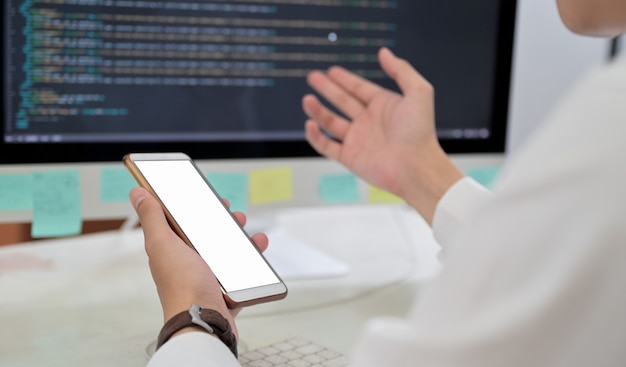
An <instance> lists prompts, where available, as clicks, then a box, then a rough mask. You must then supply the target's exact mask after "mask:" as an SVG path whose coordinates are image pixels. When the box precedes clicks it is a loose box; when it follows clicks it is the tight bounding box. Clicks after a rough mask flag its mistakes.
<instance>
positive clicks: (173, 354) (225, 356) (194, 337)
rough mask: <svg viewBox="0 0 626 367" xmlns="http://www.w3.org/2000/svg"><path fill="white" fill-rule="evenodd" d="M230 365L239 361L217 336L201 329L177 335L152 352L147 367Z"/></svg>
mask: <svg viewBox="0 0 626 367" xmlns="http://www.w3.org/2000/svg"><path fill="white" fill-rule="evenodd" d="M171 366H181V367H183V366H184V367H194V366H197V367H231V366H240V364H239V362H238V361H237V359H236V358H235V356H234V355H233V353H232V352H231V351H230V349H228V347H227V346H226V345H225V344H224V343H223V342H222V341H221V340H219V339H218V338H216V337H214V336H212V335H210V334H208V333H205V332H201V331H197V332H196V331H192V332H188V333H184V334H180V335H177V336H175V337H173V338H172V339H170V340H168V341H167V342H166V343H165V344H163V345H162V346H161V348H159V350H157V351H156V353H154V355H153V356H152V358H151V359H150V361H149V362H148V367H171Z"/></svg>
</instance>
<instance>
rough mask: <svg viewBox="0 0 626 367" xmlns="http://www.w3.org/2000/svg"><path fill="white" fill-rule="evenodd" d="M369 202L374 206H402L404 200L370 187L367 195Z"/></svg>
mask: <svg viewBox="0 0 626 367" xmlns="http://www.w3.org/2000/svg"><path fill="white" fill-rule="evenodd" d="M367 198H368V201H369V202H370V203H372V204H402V203H404V200H402V199H400V198H399V197H397V196H395V195H393V194H391V193H389V192H387V191H385V190H381V189H379V188H377V187H374V186H370V187H369V189H368V193H367Z"/></svg>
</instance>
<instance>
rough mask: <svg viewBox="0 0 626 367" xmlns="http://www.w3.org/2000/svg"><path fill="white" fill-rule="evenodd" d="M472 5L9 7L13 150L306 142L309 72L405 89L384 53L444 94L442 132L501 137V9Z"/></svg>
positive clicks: (349, 1) (49, 1) (317, 2)
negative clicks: (492, 130) (385, 65)
mask: <svg viewBox="0 0 626 367" xmlns="http://www.w3.org/2000/svg"><path fill="white" fill-rule="evenodd" d="M468 3H471V4H459V2H458V1H453V0H446V1H423V0H417V1H416V0H404V1H403V0H397V1H384V0H379V1H358V0H269V1H260V0H231V1H222V0H213V1H125V0H25V1H24V0H22V1H9V2H7V3H6V4H5V21H4V24H5V27H6V30H5V40H4V47H5V55H6V56H5V58H6V60H5V65H6V66H5V71H4V72H5V76H6V78H5V79H6V81H5V86H4V88H5V95H6V96H8V98H7V99H6V102H5V106H6V108H5V116H4V123H5V126H4V133H5V134H4V137H5V142H8V143H29V142H37V143H41V142H50V143H54V142H124V141H132V142H137V141H177V140H179V141H229V140H233V141H245V140H255V139H270V140H293V139H303V134H304V133H303V122H304V120H305V116H304V114H303V112H302V109H301V103H300V101H301V98H302V96H303V95H304V94H306V93H308V92H310V88H308V87H307V85H306V82H305V76H306V75H307V73H308V72H309V71H310V70H312V69H326V68H328V67H329V66H331V65H335V64H338V65H342V66H344V67H346V68H348V69H350V70H352V71H355V72H357V73H358V74H360V75H362V76H364V77H366V78H368V79H370V80H372V81H374V82H376V83H380V84H383V85H385V86H387V87H390V88H394V85H393V83H391V81H390V80H389V78H388V77H387V76H386V75H385V73H384V72H383V71H382V70H381V69H380V66H379V65H378V61H377V57H376V54H377V51H378V50H379V49H380V48H381V47H383V46H384V47H389V48H391V49H392V50H393V51H394V52H396V53H397V54H398V55H400V56H402V57H404V58H407V59H408V60H409V61H411V62H412V63H413V64H414V65H415V66H416V67H418V69H419V70H420V71H421V72H422V73H423V74H424V75H425V76H426V77H427V78H428V79H429V80H430V81H431V82H432V83H433V84H434V85H435V86H436V88H437V98H438V107H437V108H438V109H437V116H438V129H439V130H438V132H439V134H440V136H446V137H456V138H474V139H480V138H488V137H489V129H488V123H489V121H490V113H491V108H492V106H491V104H492V100H491V98H492V95H493V93H492V89H493V88H494V85H493V84H494V80H493V79H494V75H493V74H494V68H495V66H494V64H495V57H496V55H495V53H496V51H495V49H496V36H495V35H494V33H495V30H496V29H497V15H496V14H497V12H498V6H497V2H495V1H475V2H474V1H472V2H468ZM452 4H454V7H455V8H456V10H455V11H454V12H451V11H450V10H449V9H450V8H451V6H452ZM451 105H454V106H455V108H445V106H451ZM439 106H444V107H439Z"/></svg>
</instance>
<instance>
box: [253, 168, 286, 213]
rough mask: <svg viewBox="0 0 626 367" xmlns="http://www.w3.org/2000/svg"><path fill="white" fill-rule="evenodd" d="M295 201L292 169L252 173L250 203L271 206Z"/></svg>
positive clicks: (271, 169) (269, 169)
mask: <svg viewBox="0 0 626 367" xmlns="http://www.w3.org/2000/svg"><path fill="white" fill-rule="evenodd" d="M291 199H293V172H292V170H291V168H290V167H277V168H267V169H258V170H254V171H252V172H250V201H251V202H252V204H269V203H276V202H283V201H289V200H291Z"/></svg>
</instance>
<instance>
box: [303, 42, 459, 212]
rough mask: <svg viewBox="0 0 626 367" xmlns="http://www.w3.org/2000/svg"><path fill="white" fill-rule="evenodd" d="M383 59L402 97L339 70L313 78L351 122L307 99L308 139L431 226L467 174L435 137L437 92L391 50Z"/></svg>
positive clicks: (313, 98)
mask: <svg viewBox="0 0 626 367" xmlns="http://www.w3.org/2000/svg"><path fill="white" fill-rule="evenodd" d="M379 60H380V64H381V66H382V68H383V70H384V71H385V72H386V73H387V74H388V75H389V76H390V77H391V78H392V79H393V80H394V81H395V82H396V83H397V84H398V86H399V87H400V90H401V91H402V94H398V93H396V92H393V91H390V90H387V89H385V88H382V87H380V86H378V85H376V84H374V83H372V82H370V81H368V80H366V79H364V78H362V77H360V76H358V75H356V74H353V73H351V72H349V71H347V70H345V69H343V68H341V67H332V68H330V69H329V70H328V72H327V73H322V72H320V71H314V72H312V73H310V74H309V76H308V78H307V81H308V83H309V85H310V86H311V87H312V88H313V89H314V90H316V91H317V92H318V93H319V94H321V95H322V96H323V97H324V98H325V99H326V100H328V101H329V102H330V103H331V104H333V105H334V106H335V107H336V108H337V109H338V110H339V111H341V112H342V113H343V114H344V115H345V116H346V117H343V116H340V115H338V114H336V113H334V112H333V111H331V110H330V109H328V108H326V107H325V106H324V105H323V104H322V103H321V102H320V101H319V100H318V99H317V97H316V96H314V95H307V96H305V97H304V99H303V101H302V105H303V109H304V111H305V113H306V114H307V115H308V116H309V118H310V119H309V120H308V121H307V122H306V136H307V139H308V141H309V143H310V144H311V145H312V146H313V148H314V149H316V150H317V151H318V152H319V153H320V154H322V155H325V156H327V157H329V158H332V159H334V160H336V161H338V162H339V163H341V164H343V165H344V166H346V167H347V168H348V169H350V170H351V171H353V172H354V173H355V174H356V175H358V176H360V177H361V178H363V179H364V180H366V181H368V182H370V183H371V184H373V185H375V186H378V187H380V188H382V189H385V190H387V191H390V192H392V193H394V194H396V195H398V196H400V197H402V198H403V199H405V200H406V201H408V202H409V203H410V204H411V205H413V206H414V207H416V209H418V211H420V213H421V214H422V215H423V216H424V217H425V218H426V219H427V220H428V221H430V219H431V218H430V217H431V216H432V211H434V206H435V205H436V203H437V201H438V200H439V198H440V197H441V196H442V195H443V193H445V191H446V190H447V189H448V188H449V187H450V186H451V185H452V184H453V183H454V182H455V181H456V180H458V179H459V178H461V177H462V174H461V173H460V171H458V169H456V167H454V165H453V164H452V163H451V162H450V161H449V159H448V158H447V157H446V155H445V153H444V152H443V150H442V149H441V147H440V145H439V142H438V140H437V134H436V130H435V117H434V91H433V87H432V86H431V85H430V83H428V81H426V80H425V79H424V78H423V77H422V76H421V75H420V74H419V73H418V72H417V71H416V70H415V69H414V68H413V67H412V66H411V65H410V64H409V63H408V62H406V61H405V60H402V59H400V58H397V57H396V56H395V55H393V53H392V52H391V51H389V50H388V49H386V48H383V49H381V50H380V52H379ZM323 131H326V132H327V133H329V134H330V135H332V136H333V137H335V138H336V139H331V138H329V137H328V136H327V135H325V134H324V133H323ZM425 195H426V196H428V197H427V198H424V196H425ZM415 196H420V199H419V202H418V201H417V198H416V197H415Z"/></svg>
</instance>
